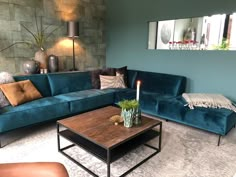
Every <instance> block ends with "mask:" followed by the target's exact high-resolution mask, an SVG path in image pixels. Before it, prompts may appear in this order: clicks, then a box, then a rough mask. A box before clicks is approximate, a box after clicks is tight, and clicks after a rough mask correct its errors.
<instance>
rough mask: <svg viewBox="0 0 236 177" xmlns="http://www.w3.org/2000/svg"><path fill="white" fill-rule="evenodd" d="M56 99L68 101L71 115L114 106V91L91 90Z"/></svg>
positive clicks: (68, 94) (64, 95) (58, 96)
mask: <svg viewBox="0 0 236 177" xmlns="http://www.w3.org/2000/svg"><path fill="white" fill-rule="evenodd" d="M55 98H59V99H62V100H65V101H68V102H69V105H70V111H71V113H73V114H75V113H81V112H85V111H88V110H92V109H96V108H99V107H102V106H106V105H111V104H113V102H114V91H112V90H110V89H105V90H100V89H90V90H83V91H79V92H70V93H66V94H61V95H57V96H55Z"/></svg>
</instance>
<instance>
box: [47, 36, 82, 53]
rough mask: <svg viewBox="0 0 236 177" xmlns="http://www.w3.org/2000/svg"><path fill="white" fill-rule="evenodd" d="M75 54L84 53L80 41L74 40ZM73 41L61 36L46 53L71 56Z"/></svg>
mask: <svg viewBox="0 0 236 177" xmlns="http://www.w3.org/2000/svg"><path fill="white" fill-rule="evenodd" d="M74 44H75V55H76V56H80V55H82V54H83V53H84V49H83V48H82V47H81V45H80V42H79V41H78V40H75V43H74ZM72 48H73V43H72V39H69V38H62V39H60V40H59V41H58V42H56V43H55V45H54V46H53V47H51V48H50V49H48V50H47V52H48V54H53V53H54V54H56V55H57V56H72Z"/></svg>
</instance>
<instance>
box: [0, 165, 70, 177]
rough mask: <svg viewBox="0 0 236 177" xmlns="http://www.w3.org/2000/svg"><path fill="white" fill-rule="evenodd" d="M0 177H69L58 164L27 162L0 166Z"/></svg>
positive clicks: (64, 169)
mask: <svg viewBox="0 0 236 177" xmlns="http://www.w3.org/2000/svg"><path fill="white" fill-rule="evenodd" d="M0 177H69V175H68V173H67V170H66V168H65V167H64V165H62V164H61V163H58V162H29V163H6V164H0Z"/></svg>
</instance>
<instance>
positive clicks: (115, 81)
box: [99, 74, 126, 89]
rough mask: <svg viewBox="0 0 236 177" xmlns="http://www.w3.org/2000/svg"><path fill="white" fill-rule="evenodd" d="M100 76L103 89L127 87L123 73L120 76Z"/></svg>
mask: <svg viewBox="0 0 236 177" xmlns="http://www.w3.org/2000/svg"><path fill="white" fill-rule="evenodd" d="M99 77H100V82H101V89H107V88H126V86H125V82H124V75H123V74H122V75H119V76H103V75H99Z"/></svg>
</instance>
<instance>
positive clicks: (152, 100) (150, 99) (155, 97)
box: [139, 91, 173, 115]
mask: <svg viewBox="0 0 236 177" xmlns="http://www.w3.org/2000/svg"><path fill="white" fill-rule="evenodd" d="M172 97H173V96H171V95H164V94H160V93H155V92H146V91H141V92H140V100H139V102H140V106H141V109H142V111H143V112H145V113H148V114H151V115H156V114H157V111H158V104H159V102H160V101H161V100H166V99H169V98H172Z"/></svg>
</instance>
